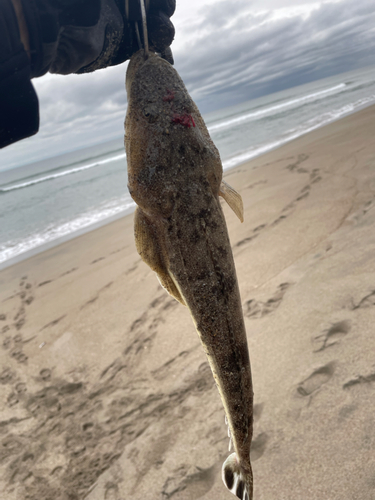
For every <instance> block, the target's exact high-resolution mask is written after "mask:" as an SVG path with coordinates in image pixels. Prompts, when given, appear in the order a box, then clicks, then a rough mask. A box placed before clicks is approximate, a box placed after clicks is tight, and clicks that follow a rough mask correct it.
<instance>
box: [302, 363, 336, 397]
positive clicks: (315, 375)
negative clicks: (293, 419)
mask: <svg viewBox="0 0 375 500" xmlns="http://www.w3.org/2000/svg"><path fill="white" fill-rule="evenodd" d="M334 371H335V363H334V362H331V363H328V364H326V365H324V366H321V367H320V368H317V369H316V370H314V371H313V372H312V374H311V375H310V376H309V377H307V378H306V379H305V380H303V381H302V382H300V383H299V384H298V386H297V393H298V394H299V395H300V396H303V397H306V396H310V394H312V393H314V392H316V391H317V390H318V389H320V388H321V387H322V385H324V384H326V383H327V382H328V381H329V380H330V379H331V378H332V376H333V374H334Z"/></svg>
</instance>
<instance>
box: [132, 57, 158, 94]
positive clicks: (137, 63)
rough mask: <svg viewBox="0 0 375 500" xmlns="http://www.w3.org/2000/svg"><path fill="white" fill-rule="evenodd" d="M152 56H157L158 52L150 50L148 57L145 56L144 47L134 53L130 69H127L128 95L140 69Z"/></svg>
mask: <svg viewBox="0 0 375 500" xmlns="http://www.w3.org/2000/svg"><path fill="white" fill-rule="evenodd" d="M150 57H156V54H153V53H152V52H149V54H148V58H145V51H144V49H140V50H138V52H135V53H134V54H133V55H132V57H131V59H130V62H129V66H128V69H127V70H126V92H127V94H128V95H130V89H131V86H132V83H133V80H134V78H135V76H136V74H137V72H138V70H139V69H140V68H141V67H142V66H143V65H144V64H145V63H146V62H147V61H148V59H149V58H150Z"/></svg>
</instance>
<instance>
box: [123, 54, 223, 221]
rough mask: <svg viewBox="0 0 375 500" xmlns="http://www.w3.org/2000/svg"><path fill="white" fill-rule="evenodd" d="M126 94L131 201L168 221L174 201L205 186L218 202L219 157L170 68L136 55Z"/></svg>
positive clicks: (152, 56) (156, 58) (152, 58)
mask: <svg viewBox="0 0 375 500" xmlns="http://www.w3.org/2000/svg"><path fill="white" fill-rule="evenodd" d="M126 89H127V95H128V109H127V115H126V120H125V149H126V154H127V162H128V187H129V191H130V194H131V196H132V197H133V199H134V201H135V202H136V203H137V204H138V205H139V206H140V207H141V209H142V210H143V211H144V212H145V213H148V214H152V215H153V216H161V217H163V218H167V217H169V216H170V214H171V211H172V210H173V208H174V207H175V206H176V200H177V198H178V197H181V196H182V197H183V196H184V195H185V200H187V199H188V198H189V196H190V199H192V196H193V194H192V193H193V191H194V190H195V191H196V190H197V189H199V188H198V186H203V185H204V184H205V183H207V185H208V187H209V188H210V189H211V191H212V192H213V194H214V195H215V196H218V193H219V188H220V182H221V178H222V165H221V161H220V156H219V153H218V151H217V149H216V147H215V145H214V144H213V142H212V140H211V138H210V136H209V134H208V131H207V128H206V126H205V123H204V121H203V119H202V117H201V115H200V113H199V110H198V108H197V107H196V105H195V103H194V102H193V100H192V99H191V97H190V95H189V93H188V92H187V89H186V87H185V85H184V83H183V81H182V80H181V78H180V76H179V75H178V73H177V71H176V70H175V69H174V67H173V66H171V65H170V64H169V63H168V62H167V61H165V60H164V59H162V58H161V57H159V56H157V55H156V54H153V53H150V54H149V56H148V57H147V58H145V56H144V52H143V50H140V51H138V52H137V53H136V54H134V55H133V56H132V58H131V60H130V63H129V66H128V70H127V74H126ZM191 202H192V203H193V202H194V200H193V199H192V201H191Z"/></svg>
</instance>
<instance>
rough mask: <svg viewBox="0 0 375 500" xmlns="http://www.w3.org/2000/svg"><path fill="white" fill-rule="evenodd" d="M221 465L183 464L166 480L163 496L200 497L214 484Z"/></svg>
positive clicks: (175, 498)
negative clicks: (206, 466)
mask: <svg viewBox="0 0 375 500" xmlns="http://www.w3.org/2000/svg"><path fill="white" fill-rule="evenodd" d="M219 471H220V466H219V465H218V464H214V465H213V466H212V467H209V468H208V469H203V468H201V467H197V466H196V467H192V466H187V465H182V466H181V467H179V468H178V469H176V470H174V471H173V473H172V474H173V475H172V476H170V477H168V479H167V480H166V481H165V483H164V486H163V489H162V492H161V495H162V498H168V499H169V498H173V500H178V499H179V498H184V499H186V498H200V497H202V496H203V495H205V494H206V493H207V492H208V491H210V489H211V488H212V486H213V485H214V482H215V479H216V476H217V475H218V472H219Z"/></svg>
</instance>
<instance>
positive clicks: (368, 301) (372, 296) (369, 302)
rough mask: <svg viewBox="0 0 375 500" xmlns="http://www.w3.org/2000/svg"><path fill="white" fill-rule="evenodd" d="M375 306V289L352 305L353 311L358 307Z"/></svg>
mask: <svg viewBox="0 0 375 500" xmlns="http://www.w3.org/2000/svg"><path fill="white" fill-rule="evenodd" d="M372 306H375V290H372V291H371V292H370V293H368V294H367V295H365V296H364V297H363V298H362V299H361V300H360V301H359V302H358V304H354V303H353V305H352V308H351V309H352V311H355V310H356V309H365V308H367V307H372Z"/></svg>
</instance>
